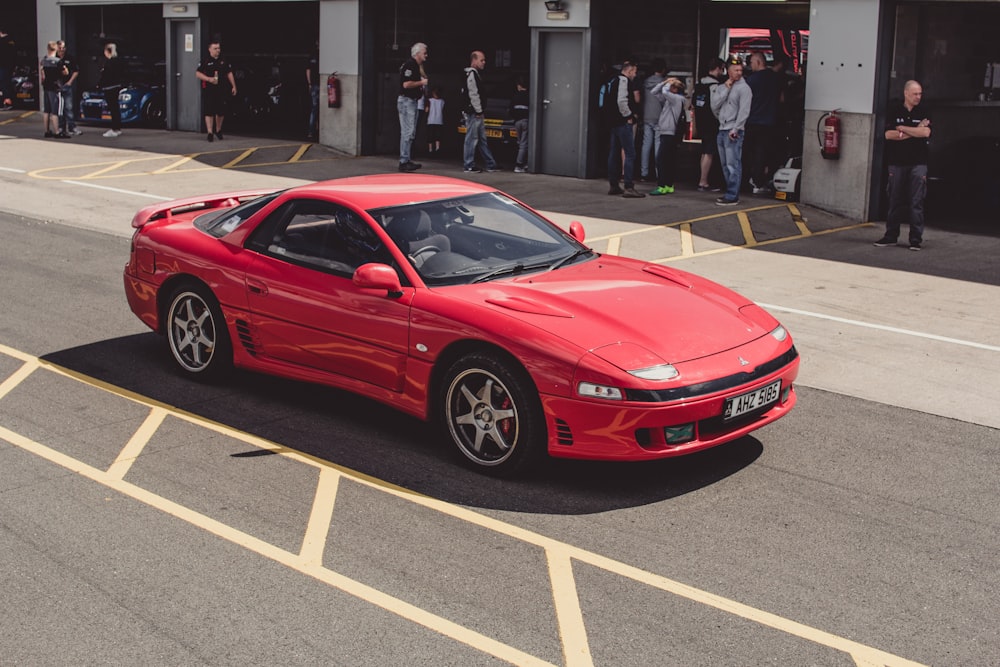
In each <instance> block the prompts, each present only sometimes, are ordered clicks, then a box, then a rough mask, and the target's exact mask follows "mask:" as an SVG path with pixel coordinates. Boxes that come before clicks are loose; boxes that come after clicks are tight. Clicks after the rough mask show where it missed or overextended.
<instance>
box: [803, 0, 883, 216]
mask: <svg viewBox="0 0 1000 667" xmlns="http://www.w3.org/2000/svg"><path fill="white" fill-rule="evenodd" d="M879 5H880V2H873V1H872V0H812V2H811V4H810V10H809V11H810V16H809V63H808V67H807V72H806V101H805V110H806V115H805V137H804V141H803V156H802V201H803V202H805V203H807V204H811V205H813V206H818V207H820V208H823V209H826V210H828V211H833V212H835V213H839V214H841V215H844V216H847V217H849V218H852V219H854V220H859V221H865V220H867V217H868V204H869V199H870V196H871V192H870V187H871V185H870V184H871V182H872V178H871V176H872V169H873V168H874V167H873V164H872V162H873V155H874V146H875V139H876V136H877V133H878V128H875V127H874V123H875V94H876V81H877V71H876V70H877V69H878V67H877V65H878V56H879V52H880V51H879V49H880V44H879V39H880V31H879V17H880V9H879ZM834 109H839V110H840V112H839V115H840V117H841V139H840V146H841V151H840V159H839V160H824V159H823V157H822V156H821V155H820V152H819V142H818V140H817V137H816V125H817V122H818V121H819V119H820V118H821V117H822V115H823V114H824V113H825V112H828V111H832V110H834Z"/></svg>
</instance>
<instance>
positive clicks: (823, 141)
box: [816, 109, 840, 160]
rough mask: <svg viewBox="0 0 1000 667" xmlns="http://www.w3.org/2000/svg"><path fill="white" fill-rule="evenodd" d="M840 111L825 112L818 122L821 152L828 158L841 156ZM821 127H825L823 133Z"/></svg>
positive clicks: (817, 131) (817, 132)
mask: <svg viewBox="0 0 1000 667" xmlns="http://www.w3.org/2000/svg"><path fill="white" fill-rule="evenodd" d="M838 111H840V109H834V110H833V111H830V112H828V113H825V114H823V115H822V116H820V118H819V122H818V123H817V124H816V134H817V135H818V138H819V146H820V148H819V153H820V155H822V156H823V158H824V159H826V160H836V159H838V158H839V157H840V116H838V115H837V112H838ZM820 127H822V128H823V133H822V134H820Z"/></svg>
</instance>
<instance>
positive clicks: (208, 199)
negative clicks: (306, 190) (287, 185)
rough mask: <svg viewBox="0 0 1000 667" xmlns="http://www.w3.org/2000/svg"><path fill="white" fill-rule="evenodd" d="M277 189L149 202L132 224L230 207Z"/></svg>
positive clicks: (137, 224) (240, 191) (141, 224)
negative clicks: (178, 214)
mask: <svg viewBox="0 0 1000 667" xmlns="http://www.w3.org/2000/svg"><path fill="white" fill-rule="evenodd" d="M274 192H277V190H273V189H271V190H239V191H236V192H225V193H222V194H217V195H207V196H201V197H188V198H186V199H174V200H173V201H167V202H163V203H160V204H151V205H149V206H146V207H143V208H141V209H139V211H138V212H137V213H136V214H135V215H134V216H132V226H133V227H135V228H136V229H140V228H141V227H142V226H143V225H145V224H146V223H147V222H152V221H154V220H162V219H164V218H166V219H168V220H169V219H170V218H171V217H172V216H173V215H175V214H177V213H187V212H189V211H198V210H204V211H210V210H212V209H214V208H232V207H233V206H237V205H239V204H242V203H243V202H245V201H250V200H251V199H256V198H257V197H262V196H264V195H269V194H272V193H274Z"/></svg>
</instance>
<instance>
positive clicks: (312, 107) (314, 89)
mask: <svg viewBox="0 0 1000 667" xmlns="http://www.w3.org/2000/svg"><path fill="white" fill-rule="evenodd" d="M306 134H308V135H309V136H310V137H315V136H317V135H318V134H319V84H318V83H314V84H312V85H310V86H309V127H308V128H307V129H306Z"/></svg>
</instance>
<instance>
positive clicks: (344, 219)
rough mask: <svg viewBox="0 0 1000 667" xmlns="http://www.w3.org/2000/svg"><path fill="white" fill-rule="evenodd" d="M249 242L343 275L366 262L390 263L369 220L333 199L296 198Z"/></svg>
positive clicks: (262, 249) (276, 254)
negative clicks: (332, 200) (331, 200)
mask: <svg viewBox="0 0 1000 667" xmlns="http://www.w3.org/2000/svg"><path fill="white" fill-rule="evenodd" d="M248 245H249V246H250V247H252V248H254V249H256V250H258V251H260V252H263V253H265V254H267V255H271V256H272V257H277V258H279V259H283V260H285V261H288V262H290V263H293V264H298V265H301V266H308V267H311V268H316V269H319V270H322V271H326V272H330V273H335V274H339V275H343V276H347V277H349V276H351V274H353V273H354V270H355V269H357V268H358V267H359V266H361V265H362V264H366V263H369V262H380V263H384V264H392V255H391V254H390V253H389V251H388V250H387V249H386V248H385V245H384V244H383V243H382V240H381V238H380V237H379V236H378V234H376V233H375V231H374V230H373V229H372V228H371V226H370V225H369V223H368V221H366V220H365V219H364V218H362V217H361V216H359V215H358V214H357V213H355V212H354V211H352V210H350V209H348V208H345V207H343V206H339V205H337V204H334V203H332V202H327V201H322V200H316V199H296V200H294V201H290V202H286V203H285V204H283V205H282V206H279V207H278V208H277V209H276V210H275V211H274V212H273V213H271V215H269V216H268V219H267V220H265V221H264V222H263V223H261V225H260V227H259V228H258V229H257V232H256V233H255V235H254V237H253V238H252V239H251V240H250V242H249V243H248Z"/></svg>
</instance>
